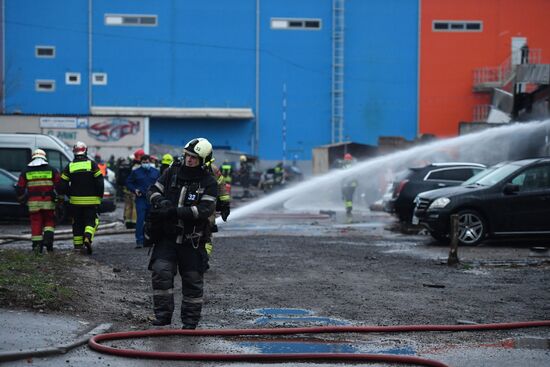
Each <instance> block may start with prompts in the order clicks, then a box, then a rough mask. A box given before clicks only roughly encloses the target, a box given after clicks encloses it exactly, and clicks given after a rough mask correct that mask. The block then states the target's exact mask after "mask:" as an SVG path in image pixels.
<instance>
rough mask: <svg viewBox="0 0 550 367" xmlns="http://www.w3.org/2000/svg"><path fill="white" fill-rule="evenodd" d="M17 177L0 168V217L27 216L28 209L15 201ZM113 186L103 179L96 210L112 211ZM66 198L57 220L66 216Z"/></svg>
mask: <svg viewBox="0 0 550 367" xmlns="http://www.w3.org/2000/svg"><path fill="white" fill-rule="evenodd" d="M17 180H18V177H17V176H15V175H14V174H12V173H11V172H8V171H6V170H5V169H2V168H0V219H17V218H27V217H28V209H27V206H26V205H21V204H19V202H18V201H17V195H16V193H15V187H14V186H15V184H16V183H17ZM115 196H116V192H115V188H114V187H113V185H112V184H111V183H110V182H109V181H107V180H105V190H104V193H103V200H102V201H101V204H100V205H99V208H98V211H99V212H100V213H106V212H112V211H115V210H116V202H115ZM67 202H68V201H67V200H65V202H64V205H63V206H61V207H58V209H57V213H56V217H57V222H58V223H59V222H63V221H64V220H65V219H66V217H67V209H68V208H67Z"/></svg>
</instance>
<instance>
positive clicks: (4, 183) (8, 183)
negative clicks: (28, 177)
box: [0, 172, 15, 186]
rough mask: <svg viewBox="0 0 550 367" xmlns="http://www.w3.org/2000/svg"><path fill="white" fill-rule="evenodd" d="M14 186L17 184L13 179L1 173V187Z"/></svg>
mask: <svg viewBox="0 0 550 367" xmlns="http://www.w3.org/2000/svg"><path fill="white" fill-rule="evenodd" d="M13 184H15V181H14V180H12V178H11V177H9V176H6V175H5V174H4V173H3V172H1V173H0V185H2V186H12V185H13Z"/></svg>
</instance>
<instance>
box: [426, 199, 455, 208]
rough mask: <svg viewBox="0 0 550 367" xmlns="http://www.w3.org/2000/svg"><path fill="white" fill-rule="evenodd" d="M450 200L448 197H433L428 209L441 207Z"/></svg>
mask: <svg viewBox="0 0 550 367" xmlns="http://www.w3.org/2000/svg"><path fill="white" fill-rule="evenodd" d="M450 202H451V199H449V198H439V199H435V200H434V202H433V203H431V205H430V207H429V208H428V209H441V208H444V207H446V206H447V204H449V203H450Z"/></svg>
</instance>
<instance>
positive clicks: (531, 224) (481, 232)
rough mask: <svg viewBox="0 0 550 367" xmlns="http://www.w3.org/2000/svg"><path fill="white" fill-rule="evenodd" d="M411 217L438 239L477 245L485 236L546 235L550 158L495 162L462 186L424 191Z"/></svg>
mask: <svg viewBox="0 0 550 367" xmlns="http://www.w3.org/2000/svg"><path fill="white" fill-rule="evenodd" d="M415 203H416V207H415V211H414V217H413V220H414V221H415V222H416V221H418V223H419V224H421V225H423V226H425V227H426V228H427V229H428V231H429V232H430V233H431V234H432V236H433V237H434V238H436V239H438V240H443V241H445V240H448V239H449V238H450V233H449V231H450V216H451V215H452V214H457V215H458V240H459V244H462V245H476V244H478V243H480V242H481V241H483V239H485V238H486V237H487V236H489V237H496V236H513V235H546V236H548V235H550V220H549V218H550V158H539V159H525V160H520V161H514V162H503V163H499V164H497V165H495V166H493V167H491V168H489V169H487V170H486V171H484V172H482V173H480V174H479V175H477V176H474V177H472V178H471V179H470V180H468V181H466V182H464V183H463V184H462V185H460V186H456V187H449V188H445V189H439V190H432V191H428V192H423V193H421V194H419V195H418V196H417V198H416V199H415Z"/></svg>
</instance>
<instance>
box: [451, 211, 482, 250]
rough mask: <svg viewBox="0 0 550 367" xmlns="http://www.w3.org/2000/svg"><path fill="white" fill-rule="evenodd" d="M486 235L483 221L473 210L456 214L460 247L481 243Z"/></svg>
mask: <svg viewBox="0 0 550 367" xmlns="http://www.w3.org/2000/svg"><path fill="white" fill-rule="evenodd" d="M486 234H487V226H486V224H485V220H484V219H483V217H482V216H481V214H479V213H478V212H476V211H475V210H462V211H460V212H458V242H459V244H461V245H469V246H474V245H477V244H478V243H480V242H481V241H483V239H484V238H485V235H486Z"/></svg>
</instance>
